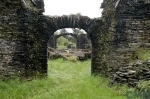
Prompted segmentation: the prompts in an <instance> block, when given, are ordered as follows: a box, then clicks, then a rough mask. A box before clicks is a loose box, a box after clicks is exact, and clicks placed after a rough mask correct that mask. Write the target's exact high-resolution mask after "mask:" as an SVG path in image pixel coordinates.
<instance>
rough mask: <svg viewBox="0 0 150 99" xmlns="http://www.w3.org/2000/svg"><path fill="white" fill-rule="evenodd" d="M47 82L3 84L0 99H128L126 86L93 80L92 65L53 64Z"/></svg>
mask: <svg viewBox="0 0 150 99" xmlns="http://www.w3.org/2000/svg"><path fill="white" fill-rule="evenodd" d="M48 64H49V69H48V71H49V73H48V77H47V78H43V79H34V80H32V81H29V82H27V81H26V82H20V81H18V80H17V79H16V80H10V81H7V82H0V99H126V98H125V96H124V94H125V92H126V91H127V90H128V87H127V86H116V85H115V86H112V85H110V84H109V80H108V79H106V78H103V77H100V76H99V77H98V76H91V73H90V70H91V68H90V64H91V63H90V61H89V60H88V61H84V62H69V61H64V60H62V59H58V60H50V61H49V62H48Z"/></svg>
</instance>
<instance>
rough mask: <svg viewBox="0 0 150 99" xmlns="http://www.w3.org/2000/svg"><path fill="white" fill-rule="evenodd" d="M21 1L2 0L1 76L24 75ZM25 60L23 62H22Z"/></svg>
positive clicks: (0, 6) (0, 30)
mask: <svg viewBox="0 0 150 99" xmlns="http://www.w3.org/2000/svg"><path fill="white" fill-rule="evenodd" d="M21 7H22V6H21V2H20V1H19V0H16V1H14V2H11V1H0V9H1V10H0V13H1V14H0V78H2V79H5V77H10V75H23V74H24V72H25V71H24V70H25V68H24V67H25V64H24V62H23V61H24V58H25V51H26V48H25V45H24V44H23V42H24V38H23V37H24V33H23V32H21V31H20V30H19V28H18V27H19V25H20V22H19V20H20V18H21V17H20V16H18V15H19V12H20V11H19V9H21ZM22 62H23V63H22Z"/></svg>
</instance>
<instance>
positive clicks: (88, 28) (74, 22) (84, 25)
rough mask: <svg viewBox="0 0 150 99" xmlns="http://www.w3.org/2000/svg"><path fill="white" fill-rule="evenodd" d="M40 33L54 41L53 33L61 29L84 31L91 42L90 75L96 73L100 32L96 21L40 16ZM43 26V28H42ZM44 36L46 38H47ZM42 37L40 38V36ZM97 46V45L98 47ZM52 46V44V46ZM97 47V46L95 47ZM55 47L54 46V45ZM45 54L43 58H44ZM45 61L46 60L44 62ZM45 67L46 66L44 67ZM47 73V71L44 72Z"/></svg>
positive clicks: (78, 17)
mask: <svg viewBox="0 0 150 99" xmlns="http://www.w3.org/2000/svg"><path fill="white" fill-rule="evenodd" d="M38 23H39V25H38V26H39V27H42V28H40V30H39V31H40V32H41V34H43V37H44V36H45V35H47V36H49V37H51V36H52V37H53V38H52V40H53V41H54V40H55V37H54V36H53V33H54V32H55V31H57V30H59V29H62V28H79V29H83V30H85V32H86V33H87V36H88V37H89V38H90V40H91V44H92V59H91V60H92V63H91V68H92V69H91V71H92V73H94V72H97V71H95V67H97V66H99V65H100V61H99V60H100V59H101V57H100V55H99V53H100V51H101V50H99V45H100V31H99V26H100V22H99V21H98V19H91V18H89V17H87V16H76V15H69V16H61V17H48V16H41V17H40V19H39V20H38ZM43 26H44V27H43ZM47 36H46V38H47ZM41 37H42V36H41ZM45 42H48V39H45ZM98 44H99V45H98ZM53 45H54V44H53ZM97 45H98V46H97ZM54 46H55V45H54ZM43 47H44V49H45V53H46V52H47V50H46V49H47V48H46V47H47V46H43ZM46 55H47V54H45V55H44V56H46ZM45 61H47V60H45ZM46 67H47V66H46ZM46 67H45V68H46ZM45 73H47V71H45Z"/></svg>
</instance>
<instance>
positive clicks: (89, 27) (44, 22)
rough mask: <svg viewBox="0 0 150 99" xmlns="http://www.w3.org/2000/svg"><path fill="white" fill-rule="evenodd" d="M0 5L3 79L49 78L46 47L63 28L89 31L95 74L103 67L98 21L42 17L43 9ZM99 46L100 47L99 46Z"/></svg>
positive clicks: (0, 65)
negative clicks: (39, 76) (50, 39)
mask: <svg viewBox="0 0 150 99" xmlns="http://www.w3.org/2000/svg"><path fill="white" fill-rule="evenodd" d="M29 1H30V0H29ZM6 3H7V4H6ZM5 4H6V5H5ZM8 4H9V5H11V6H8ZM0 5H1V6H0V8H1V9H2V10H1V12H2V13H1V15H0V16H1V17H0V24H1V26H2V27H0V31H1V32H0V37H1V38H0V42H1V48H0V60H1V63H0V78H2V77H10V76H12V75H17V76H24V77H28V76H34V75H47V43H48V40H49V38H50V36H52V35H53V33H54V32H55V31H56V30H58V29H62V28H79V29H83V30H85V31H86V33H87V35H88V37H89V38H90V39H91V43H92V48H93V49H92V64H91V67H92V72H93V73H94V72H96V70H95V69H97V68H96V67H98V66H99V64H100V62H99V59H100V56H99V53H100V50H99V46H100V44H99V43H100V36H99V35H100V31H99V30H100V29H99V27H100V22H97V21H98V19H91V18H89V17H87V16H76V15H70V16H61V17H48V16H45V15H43V14H42V12H43V10H42V9H43V6H42V8H38V9H37V10H36V11H34V9H30V7H29V8H27V7H25V3H24V2H22V1H21V0H17V1H14V2H11V1H4V0H3V1H0ZM39 7H40V6H39ZM97 44H99V45H98V46H96V45H97ZM94 70H95V71H94Z"/></svg>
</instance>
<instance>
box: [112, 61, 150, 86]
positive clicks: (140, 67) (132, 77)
mask: <svg viewBox="0 0 150 99" xmlns="http://www.w3.org/2000/svg"><path fill="white" fill-rule="evenodd" d="M139 80H150V60H148V61H140V60H138V61H137V62H133V63H130V64H127V65H125V66H123V67H120V68H118V69H117V70H116V72H114V73H113V76H112V83H115V82H117V83H127V84H128V85H131V86H135V85H136V84H137V83H138V82H139Z"/></svg>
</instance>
